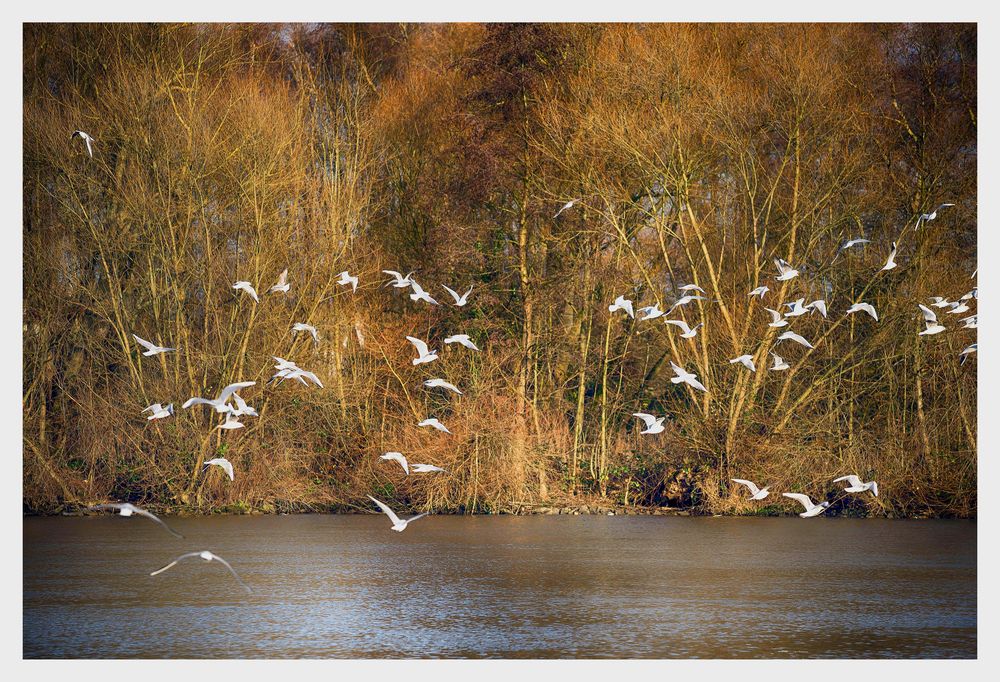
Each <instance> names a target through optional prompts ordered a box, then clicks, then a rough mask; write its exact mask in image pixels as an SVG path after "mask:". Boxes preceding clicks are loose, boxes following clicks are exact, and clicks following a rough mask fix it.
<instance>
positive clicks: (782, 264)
mask: <svg viewBox="0 0 1000 682" xmlns="http://www.w3.org/2000/svg"><path fill="white" fill-rule="evenodd" d="M774 266H775V267H776V268H778V276H777V277H775V279H776V280H778V281H779V282H785V281H788V280H790V279H793V278H795V277H798V275H799V271H798V270H796V269H795V268H793V267H792V266H791V265H789V264H788V262H787V261H785V260H784V259H782V258H775V259H774Z"/></svg>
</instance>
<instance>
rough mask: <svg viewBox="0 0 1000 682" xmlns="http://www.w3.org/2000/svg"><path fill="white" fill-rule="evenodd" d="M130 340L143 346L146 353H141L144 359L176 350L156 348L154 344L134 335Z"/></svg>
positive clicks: (162, 347)
mask: <svg viewBox="0 0 1000 682" xmlns="http://www.w3.org/2000/svg"><path fill="white" fill-rule="evenodd" d="M132 338H133V339H135V340H136V341H138V342H139V345H140V346H143V347H144V348H145V349H146V352H145V353H143V355H145V356H146V357H149V356H151V355H157V354H159V353H169V352H170V351H172V350H177V349H176V348H166V347H164V346H157V345H156V344H155V343H150V342H149V341H147V340H146V339H143V338H140V337H138V336H136V335H135V334H133V335H132Z"/></svg>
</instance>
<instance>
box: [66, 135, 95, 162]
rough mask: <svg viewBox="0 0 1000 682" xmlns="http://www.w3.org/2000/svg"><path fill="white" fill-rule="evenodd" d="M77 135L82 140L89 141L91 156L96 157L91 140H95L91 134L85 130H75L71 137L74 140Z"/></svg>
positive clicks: (88, 149)
mask: <svg viewBox="0 0 1000 682" xmlns="http://www.w3.org/2000/svg"><path fill="white" fill-rule="evenodd" d="M63 134H65V133H63ZM77 137H79V138H80V139H81V140H83V141H84V142H86V143H87V153H88V154H90V158H94V150H93V149H92V148H91V146H90V144H91V142H93V141H94V138H92V137H91V136H90V135H88V134H87V133H85V132H83V131H82V130H74V131H73V134H72V135H70V136H69V139H71V140H72V139H75V138H77Z"/></svg>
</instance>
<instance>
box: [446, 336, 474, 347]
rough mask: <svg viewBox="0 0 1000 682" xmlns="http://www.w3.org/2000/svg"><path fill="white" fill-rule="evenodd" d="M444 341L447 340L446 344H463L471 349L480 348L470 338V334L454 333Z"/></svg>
mask: <svg viewBox="0 0 1000 682" xmlns="http://www.w3.org/2000/svg"><path fill="white" fill-rule="evenodd" d="M444 342H445V344H449V343H457V344H460V345H462V346H465V347H466V348H468V349H470V350H479V348H478V347H477V346H476V344H474V343H473V342H472V340H471V339H469V335H468V334H453V335H452V336H448V337H446V338H445V340H444Z"/></svg>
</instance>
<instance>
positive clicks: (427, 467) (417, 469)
mask: <svg viewBox="0 0 1000 682" xmlns="http://www.w3.org/2000/svg"><path fill="white" fill-rule="evenodd" d="M434 471H444V469H442V468H441V467H436V466H434V465H433V464H414V465H413V473H415V474H429V473H432V472H434Z"/></svg>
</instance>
